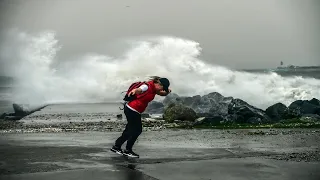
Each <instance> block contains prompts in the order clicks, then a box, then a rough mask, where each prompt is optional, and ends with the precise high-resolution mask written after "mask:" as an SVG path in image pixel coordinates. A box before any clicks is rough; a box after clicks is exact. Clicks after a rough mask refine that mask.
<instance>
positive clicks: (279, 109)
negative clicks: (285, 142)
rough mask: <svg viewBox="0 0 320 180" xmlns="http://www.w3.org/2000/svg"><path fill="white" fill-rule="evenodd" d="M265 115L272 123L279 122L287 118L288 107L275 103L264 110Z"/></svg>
mask: <svg viewBox="0 0 320 180" xmlns="http://www.w3.org/2000/svg"><path fill="white" fill-rule="evenodd" d="M266 114H267V115H268V116H269V117H270V118H271V119H272V121H274V122H279V121H280V120H282V119H285V118H287V117H288V107H287V106H286V105H284V104H282V103H276V104H274V105H272V106H270V107H268V108H267V109H266Z"/></svg>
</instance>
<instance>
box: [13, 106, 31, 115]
mask: <svg viewBox="0 0 320 180" xmlns="http://www.w3.org/2000/svg"><path fill="white" fill-rule="evenodd" d="M12 106H13V110H14V113H15V115H17V116H26V115H28V114H29V112H30V111H29V109H28V108H27V107H26V106H24V105H18V104H12Z"/></svg>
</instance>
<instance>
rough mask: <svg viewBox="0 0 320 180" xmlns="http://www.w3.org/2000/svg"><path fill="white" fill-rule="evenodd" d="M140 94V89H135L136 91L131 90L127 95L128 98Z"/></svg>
mask: <svg viewBox="0 0 320 180" xmlns="http://www.w3.org/2000/svg"><path fill="white" fill-rule="evenodd" d="M141 93H142V89H140V88H136V89H132V91H130V92H129V93H128V96H131V95H135V94H141Z"/></svg>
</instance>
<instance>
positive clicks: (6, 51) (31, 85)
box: [1, 31, 320, 108]
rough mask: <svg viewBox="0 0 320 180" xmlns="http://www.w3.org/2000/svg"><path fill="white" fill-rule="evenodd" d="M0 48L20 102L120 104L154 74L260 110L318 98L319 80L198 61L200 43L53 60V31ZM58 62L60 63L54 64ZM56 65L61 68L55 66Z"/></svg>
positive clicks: (164, 40)
mask: <svg viewBox="0 0 320 180" xmlns="http://www.w3.org/2000/svg"><path fill="white" fill-rule="evenodd" d="M10 35H11V36H10V38H9V39H10V41H5V42H4V43H3V44H2V46H1V59H4V60H5V61H7V64H6V65H7V66H8V68H9V69H11V72H12V75H13V76H14V77H15V78H16V79H17V83H18V88H16V89H15V91H14V96H13V98H14V99H13V101H15V102H21V103H58V102H104V101H121V99H122V94H121V92H122V91H124V90H126V89H127V87H128V85H130V83H132V82H133V81H136V80H144V79H146V78H147V77H148V76H152V75H158V76H164V77H168V78H169V79H170V80H171V84H172V86H171V88H172V90H173V92H176V93H177V94H179V95H185V96H193V95H198V94H199V95H204V94H207V93H210V92H214V91H216V92H219V93H221V94H222V95H224V96H233V97H235V98H241V99H243V100H245V101H247V102H248V103H250V104H252V105H255V106H257V107H260V108H266V107H267V106H269V105H272V104H274V103H276V102H282V103H284V104H286V105H288V104H289V103H291V102H292V101H294V100H297V99H310V98H313V97H315V98H320V91H319V89H320V80H317V79H311V78H302V77H282V76H279V75H277V74H276V73H269V74H259V73H248V72H241V71H234V70H231V69H228V68H225V67H222V66H218V65H213V64H208V63H206V62H204V61H202V60H201V59H199V58H198V57H199V55H200V54H201V50H202V49H201V47H200V44H199V43H197V42H195V41H192V40H186V39H182V38H177V37H170V36H161V37H146V38H143V39H130V40H128V41H126V43H128V44H129V45H130V46H129V47H130V48H129V49H127V51H126V52H125V53H123V55H122V56H121V57H110V56H108V55H104V54H93V53H87V54H83V55H82V56H81V57H79V58H78V59H77V60H76V61H69V60H61V59H59V60H58V59H57V56H56V55H57V53H59V50H60V49H61V48H63V46H61V45H59V41H58V40H57V39H56V37H55V33H54V32H51V31H49V32H42V33H40V34H37V35H29V34H26V33H12V34H10ZM57 62H59V63H57ZM56 64H59V66H56Z"/></svg>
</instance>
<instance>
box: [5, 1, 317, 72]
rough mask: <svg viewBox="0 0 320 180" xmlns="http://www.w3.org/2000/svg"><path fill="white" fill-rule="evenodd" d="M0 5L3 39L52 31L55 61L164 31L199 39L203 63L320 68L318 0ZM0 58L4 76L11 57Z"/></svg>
mask: <svg viewBox="0 0 320 180" xmlns="http://www.w3.org/2000/svg"><path fill="white" fill-rule="evenodd" d="M0 8H1V9H0V23H1V24H0V32H1V37H0V38H1V42H3V40H4V38H5V37H7V33H8V31H10V30H12V29H15V30H19V31H22V32H27V33H31V34H32V33H40V32H43V31H47V30H49V31H54V32H55V33H56V38H57V40H58V41H59V44H60V45H61V46H62V47H63V48H61V49H60V50H59V52H58V53H57V55H56V61H57V62H59V61H69V60H76V59H77V57H78V56H81V55H82V54H85V53H97V54H105V55H114V56H118V55H121V53H122V52H123V51H124V50H125V49H126V47H124V43H121V41H122V40H126V39H130V38H139V37H141V36H158V35H159V36H162V35H167V36H175V37H179V38H184V39H189V40H192V41H195V42H198V43H199V45H200V46H201V48H202V51H201V54H200V55H199V56H200V58H201V59H202V60H205V61H206V62H209V63H211V64H217V65H222V66H226V67H228V68H234V69H252V68H272V67H277V66H278V65H279V63H280V61H283V62H284V63H285V65H289V64H293V65H320V51H319V50H320V37H319V35H318V32H320V21H318V17H320V13H319V11H320V3H319V1H317V0H314V1H311V0H309V1H307V0H305V1H298V0H297V1H294V0H292V1H287V0H283V1H277V0H270V1H263V0H244V1H241V2H238V1H231V0H225V1H217V0H214V1H204V0H198V1H194V2H186V1H182V0H176V1H174V2H173V1H169V0H163V1H150V0H137V1H134V2H133V1H104V0H92V1H85V0H77V1H75V0H68V1H64V0H55V1H51V0H42V1H39V0H28V1H22V0H21V1H18V0H17V1H11V0H3V1H1V2H0ZM7 40H8V39H7ZM0 45H1V48H3V46H6V44H4V43H1V44H0ZM5 62H6V63H5ZM0 63H1V64H0V67H1V72H2V74H3V73H4V74H6V70H7V69H8V68H7V67H8V66H10V65H12V64H13V63H14V61H10V62H9V64H8V61H5V60H3V59H1V61H0Z"/></svg>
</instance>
